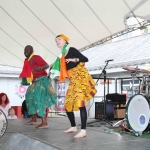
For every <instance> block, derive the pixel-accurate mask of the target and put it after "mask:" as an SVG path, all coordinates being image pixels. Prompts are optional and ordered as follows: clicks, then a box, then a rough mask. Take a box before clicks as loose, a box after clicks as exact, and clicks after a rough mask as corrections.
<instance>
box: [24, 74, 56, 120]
mask: <svg viewBox="0 0 150 150" xmlns="http://www.w3.org/2000/svg"><path fill="white" fill-rule="evenodd" d="M25 98H26V99H25V100H26V105H27V109H28V113H29V115H33V114H37V115H38V116H41V117H45V116H46V108H47V107H50V106H52V105H53V104H55V103H56V98H57V96H56V94H55V92H54V90H53V87H52V84H51V79H49V78H47V77H46V76H43V77H39V78H37V79H35V81H34V83H33V84H31V85H30V86H29V87H28V89H27V92H26V96H25Z"/></svg>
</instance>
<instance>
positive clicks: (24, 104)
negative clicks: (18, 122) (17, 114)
mask: <svg viewBox="0 0 150 150" xmlns="http://www.w3.org/2000/svg"><path fill="white" fill-rule="evenodd" d="M24 111H27V112H28V110H27V106H26V101H25V100H24V101H23V103H22V110H21V112H22V114H24Z"/></svg>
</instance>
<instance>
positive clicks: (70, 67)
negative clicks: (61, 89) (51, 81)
mask: <svg viewBox="0 0 150 150" xmlns="http://www.w3.org/2000/svg"><path fill="white" fill-rule="evenodd" d="M55 41H56V45H57V46H58V47H59V48H60V49H61V50H62V52H61V55H59V57H58V58H57V59H56V61H55V63H54V64H53V66H52V69H51V71H50V72H51V78H55V77H57V76H59V81H62V82H64V81H65V78H69V80H70V83H69V87H68V90H67V93H66V98H65V103H64V107H65V110H66V113H67V116H68V118H69V121H70V123H71V128H69V129H68V130H65V131H63V132H64V133H70V132H77V127H76V123H75V116H74V113H73V111H78V110H80V117H81V131H80V132H79V133H78V134H77V135H76V136H74V137H75V138H82V137H85V136H86V121H87V111H86V107H85V106H86V105H87V101H88V100H90V99H91V98H92V97H93V96H94V95H95V94H96V92H97V91H96V89H95V85H96V83H95V81H94V80H93V79H92V77H91V76H90V74H89V73H88V71H87V69H86V68H85V62H88V58H87V57H85V56H84V55H82V54H81V53H80V52H79V51H78V50H77V49H76V48H74V47H68V44H69V43H68V41H69V38H67V37H66V36H65V35H63V34H60V35H58V36H57V37H56V38H55ZM59 62H60V63H59Z"/></svg>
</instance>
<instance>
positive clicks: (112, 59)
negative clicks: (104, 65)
mask: <svg viewBox="0 0 150 150" xmlns="http://www.w3.org/2000/svg"><path fill="white" fill-rule="evenodd" d="M109 61H114V60H113V59H109V60H106V61H105V62H109Z"/></svg>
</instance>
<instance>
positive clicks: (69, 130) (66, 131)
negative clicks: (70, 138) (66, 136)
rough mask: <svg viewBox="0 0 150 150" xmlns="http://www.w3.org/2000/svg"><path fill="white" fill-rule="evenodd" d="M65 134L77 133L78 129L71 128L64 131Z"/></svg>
mask: <svg viewBox="0 0 150 150" xmlns="http://www.w3.org/2000/svg"><path fill="white" fill-rule="evenodd" d="M63 132H64V133H71V132H77V127H71V128H70V129H68V130H65V131H63Z"/></svg>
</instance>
